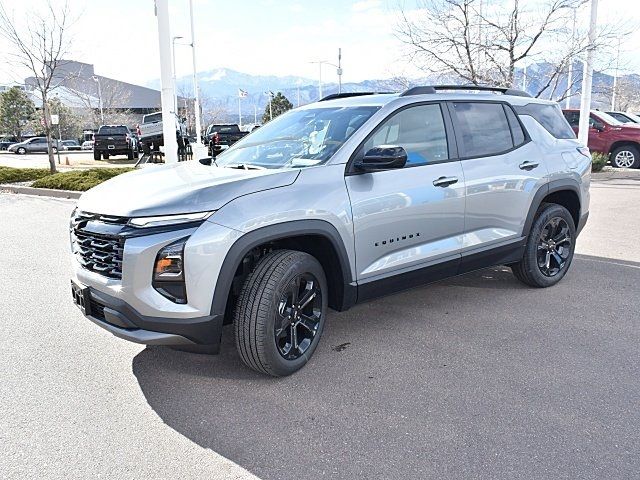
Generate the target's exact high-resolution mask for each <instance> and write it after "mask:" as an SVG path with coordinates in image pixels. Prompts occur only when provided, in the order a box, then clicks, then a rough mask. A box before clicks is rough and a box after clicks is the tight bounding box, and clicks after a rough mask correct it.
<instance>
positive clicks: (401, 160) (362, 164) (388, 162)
mask: <svg viewBox="0 0 640 480" xmlns="http://www.w3.org/2000/svg"><path fill="white" fill-rule="evenodd" d="M406 163H407V152H406V151H405V149H404V148H402V147H398V146H396V145H380V146H378V147H373V148H372V149H371V150H369V151H368V152H367V153H365V154H364V157H363V158H362V159H360V160H356V162H355V164H354V167H355V168H356V169H358V170H361V171H364V172H375V171H378V170H389V169H392V168H402V167H404V166H405V164H406Z"/></svg>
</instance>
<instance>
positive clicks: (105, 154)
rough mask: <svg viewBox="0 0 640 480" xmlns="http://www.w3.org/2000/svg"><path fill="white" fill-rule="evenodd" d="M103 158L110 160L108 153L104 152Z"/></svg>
mask: <svg viewBox="0 0 640 480" xmlns="http://www.w3.org/2000/svg"><path fill="white" fill-rule="evenodd" d="M102 158H104V159H105V160H109V154H108V153H107V152H104V153H103V154H102Z"/></svg>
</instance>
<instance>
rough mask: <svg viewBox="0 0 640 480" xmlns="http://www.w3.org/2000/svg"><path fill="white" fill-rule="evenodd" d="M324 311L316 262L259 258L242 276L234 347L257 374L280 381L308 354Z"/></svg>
mask: <svg viewBox="0 0 640 480" xmlns="http://www.w3.org/2000/svg"><path fill="white" fill-rule="evenodd" d="M326 311H327V280H326V277H325V274H324V270H323V269H322V266H321V265H320V263H319V262H318V261H317V260H316V259H315V258H314V257H312V256H311V255H308V254H306V253H303V252H298V251H295V250H276V251H274V252H271V253H269V254H268V255H266V256H265V257H263V258H262V259H261V260H260V261H259V262H258V264H257V265H256V267H255V269H254V270H253V272H251V274H249V276H248V277H247V279H246V281H245V283H244V286H243V287H242V292H241V294H240V297H239V298H238V302H237V305H236V311H235V315H234V331H235V341H236V348H237V349H238V353H239V354H240V358H241V359H242V361H243V362H244V363H245V364H246V365H247V366H248V367H249V368H252V369H254V370H256V371H258V372H261V373H266V374H268V375H273V376H275V377H281V376H285V375H290V374H292V373H294V372H295V371H297V370H299V369H300V368H302V367H303V366H304V365H305V364H306V363H307V361H309V359H310V358H311V356H312V355H313V352H314V351H315V349H316V347H317V345H318V342H319V341H320V336H321V335H322V330H323V328H324V322H325V316H326Z"/></svg>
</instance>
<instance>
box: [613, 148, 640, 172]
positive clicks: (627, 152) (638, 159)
mask: <svg viewBox="0 0 640 480" xmlns="http://www.w3.org/2000/svg"><path fill="white" fill-rule="evenodd" d="M611 165H613V166H614V167H616V168H640V150H638V147H635V146H633V145H623V146H621V147H618V148H616V149H615V150H614V151H613V152H611Z"/></svg>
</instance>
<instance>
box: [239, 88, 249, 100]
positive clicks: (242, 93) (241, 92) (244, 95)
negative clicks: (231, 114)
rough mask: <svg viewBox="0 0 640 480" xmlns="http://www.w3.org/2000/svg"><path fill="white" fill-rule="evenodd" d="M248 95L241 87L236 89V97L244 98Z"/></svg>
mask: <svg viewBox="0 0 640 480" xmlns="http://www.w3.org/2000/svg"><path fill="white" fill-rule="evenodd" d="M247 95H248V93H247V92H246V91H245V90H242V89H241V88H239V89H238V98H245V97H246V96H247Z"/></svg>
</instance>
